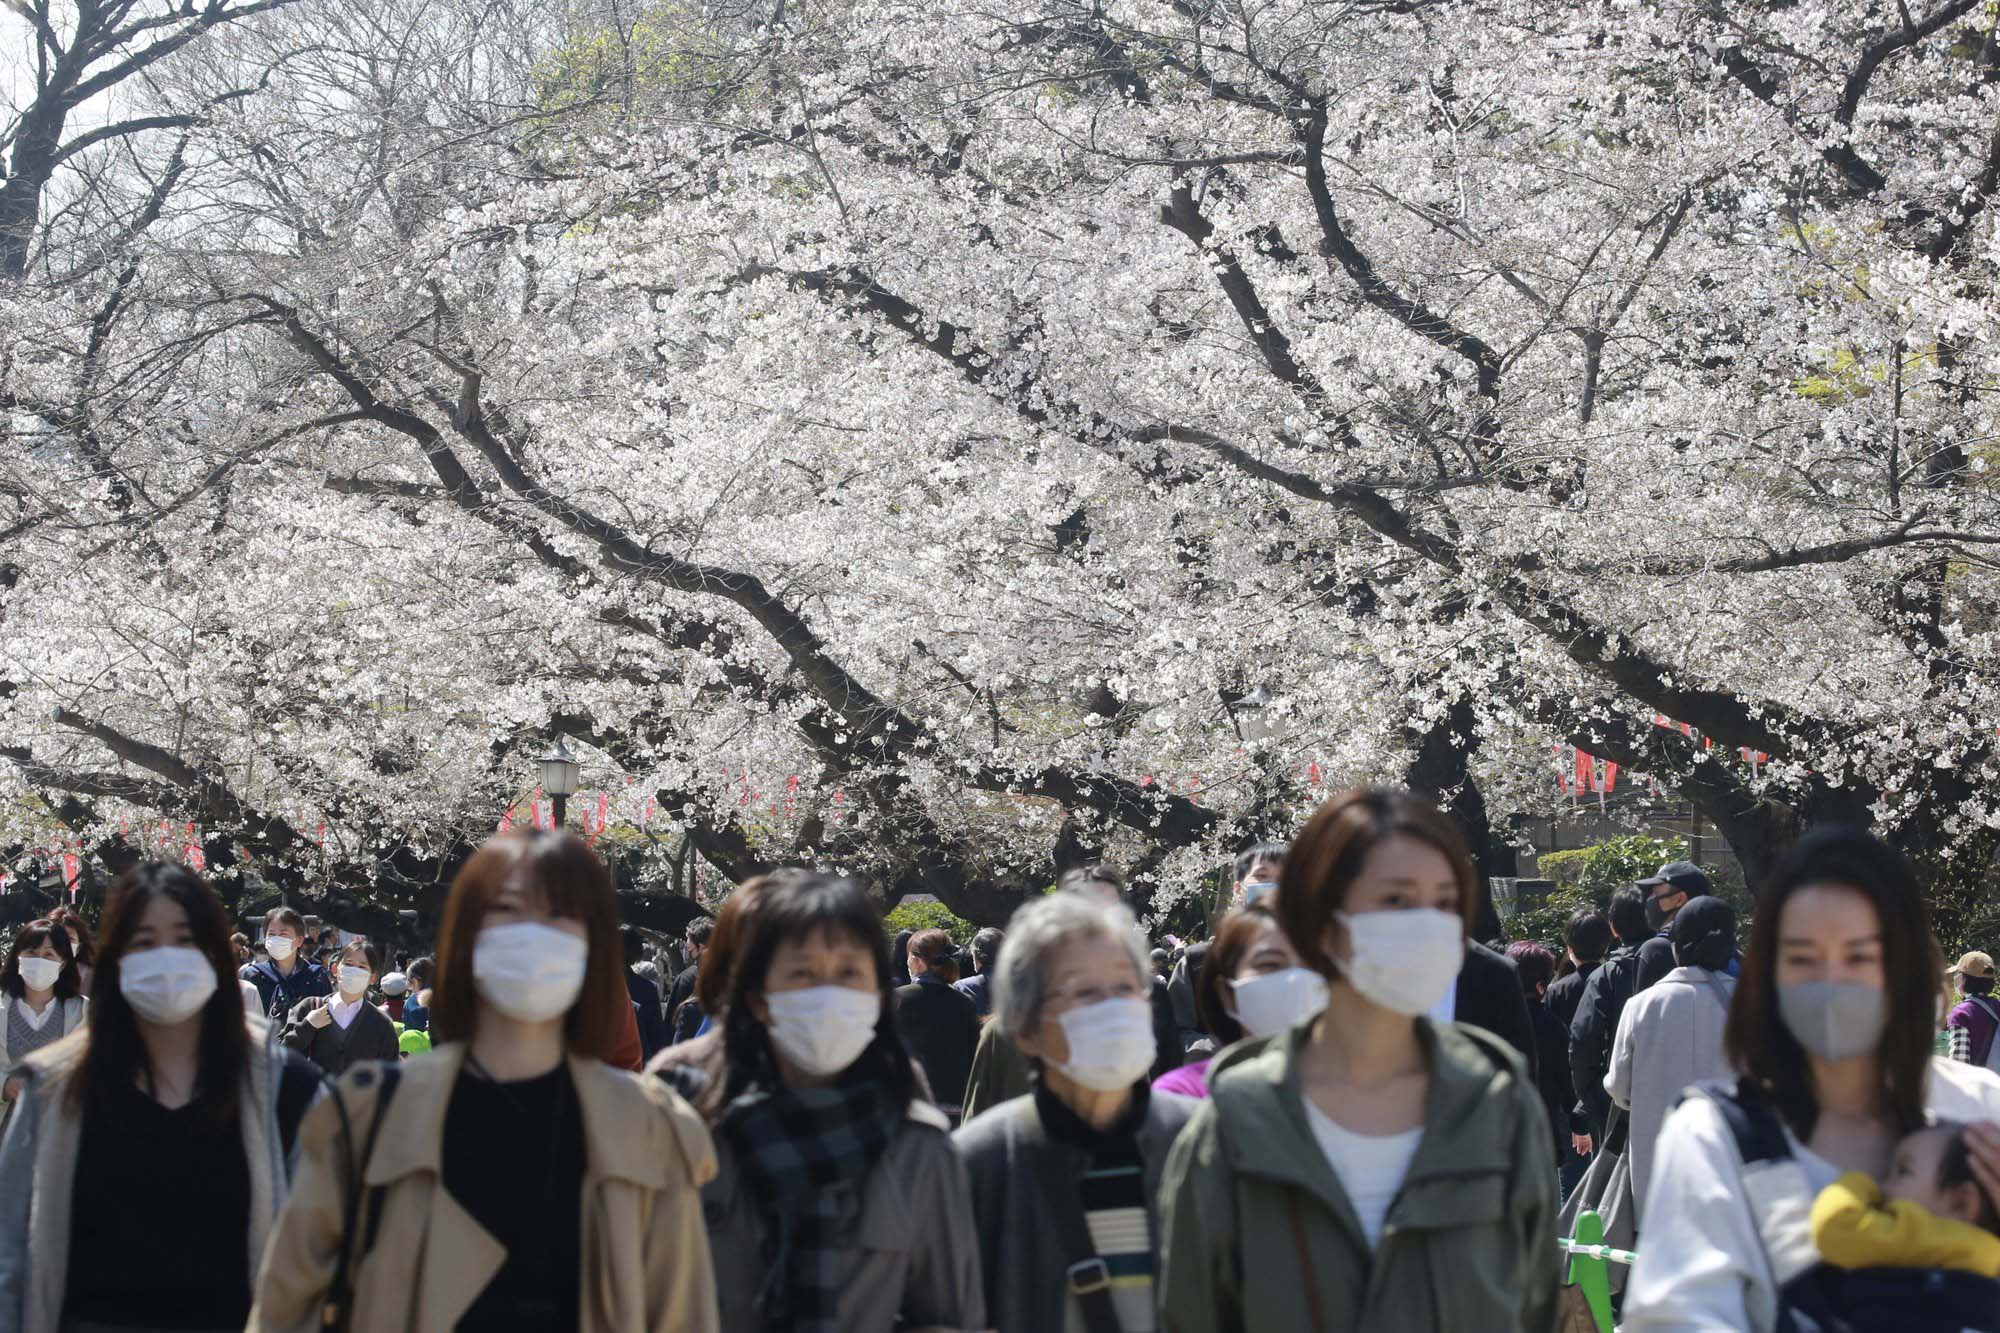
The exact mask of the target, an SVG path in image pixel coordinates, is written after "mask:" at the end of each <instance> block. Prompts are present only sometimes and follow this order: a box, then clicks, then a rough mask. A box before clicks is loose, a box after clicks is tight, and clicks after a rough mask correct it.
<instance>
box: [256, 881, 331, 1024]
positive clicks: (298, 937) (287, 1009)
mask: <svg viewBox="0 0 2000 1333" xmlns="http://www.w3.org/2000/svg"><path fill="white" fill-rule="evenodd" d="M305 944H306V920H305V918H304V917H302V916H300V915H299V914H298V913H297V912H294V911H293V910H292V909H291V908H289V907H273V908H272V909H271V910H270V911H269V912H267V913H265V915H264V951H265V953H266V954H268V955H269V956H268V957H266V958H265V959H263V960H262V961H261V962H259V963H258V964H257V966H256V968H255V969H254V970H253V971H252V972H251V973H250V984H251V985H253V986H255V987H256V988H257V995H258V998H259V999H260V1000H262V1002H263V1006H264V1013H265V1015H266V1016H267V1017H269V1018H271V1019H273V1020H275V1021H277V1022H279V1023H281V1024H282V1023H283V1022H285V1021H286V1019H287V1018H289V1016H290V1015H291V1012H292V1010H293V1009H295V1008H297V1007H298V1005H299V1004H300V1002H301V1001H304V1000H310V999H313V998H314V997H316V996H320V995H331V994H332V993H333V980H332V978H330V977H328V976H327V974H326V969H325V968H323V967H321V966H319V965H318V964H317V963H310V962H307V961H306V960H305V959H303V958H301V957H300V956H299V950H300V949H301V948H303V947H305Z"/></svg>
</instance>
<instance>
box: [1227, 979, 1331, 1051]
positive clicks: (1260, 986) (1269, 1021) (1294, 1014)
mask: <svg viewBox="0 0 2000 1333" xmlns="http://www.w3.org/2000/svg"><path fill="white" fill-rule="evenodd" d="M1229 985H1230V988H1231V989H1232V990H1233V991H1235V993H1236V1021H1237V1022H1239V1023H1241V1024H1242V1025H1243V1030H1244V1031H1245V1032H1247V1033H1249V1034H1250V1035H1251V1036H1253V1037H1268V1036H1270V1035H1271V1034H1272V1033H1274V1032H1284V1031H1287V1030H1289V1029H1290V1028H1292V1027H1294V1026H1295V1025H1297V1024H1299V1023H1302V1022H1304V1021H1305V1020H1306V1019H1308V1018H1311V1017H1312V1016H1313V1015H1314V1014H1316V1013H1318V1012H1319V1011H1320V1010H1322V1009H1324V1008H1326V978H1325V977H1323V976H1321V975H1320V974H1319V973H1317V972H1315V971H1313V970H1312V969H1311V968H1305V967H1288V968H1286V969H1285V970H1284V971H1282V972H1266V973H1264V975H1262V976H1257V977H1238V978H1237V979H1236V980H1234V981H1232V982H1230V983H1229Z"/></svg>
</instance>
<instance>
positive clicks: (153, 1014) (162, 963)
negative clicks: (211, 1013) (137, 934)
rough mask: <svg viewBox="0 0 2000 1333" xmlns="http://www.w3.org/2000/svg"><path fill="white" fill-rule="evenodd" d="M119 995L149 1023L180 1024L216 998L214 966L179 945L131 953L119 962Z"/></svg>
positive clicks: (191, 950)
mask: <svg viewBox="0 0 2000 1333" xmlns="http://www.w3.org/2000/svg"><path fill="white" fill-rule="evenodd" d="M118 993H119V994H120V995H123V996H124V997H125V1003H127V1004H129V1005H131V1006H132V1012H133V1013H135V1014H137V1015H139V1017H141V1018H143V1019H145V1020H146V1021H147V1022H149V1023H159V1024H163V1025H164V1024H168V1023H179V1022H181V1021H182V1020H184V1019H188V1018H192V1017H193V1016H194V1015H196V1014H198V1013H200V1012H201V1007H202V1006H203V1005H205V1004H207V1003H208V997H209V996H211V995H213V994H215V964H213V963H211V962H209V961H208V955H207V954H205V953H203V952H202V951H201V950H199V949H190V948H188V947H187V946H185V945H180V944H170V945H166V946H164V947H162V948H158V949H145V950H142V951H141V952H139V953H128V954H126V955H125V956H124V957H123V958H121V959H119V960H118ZM232 1003H234V1002H233V1001H232Z"/></svg>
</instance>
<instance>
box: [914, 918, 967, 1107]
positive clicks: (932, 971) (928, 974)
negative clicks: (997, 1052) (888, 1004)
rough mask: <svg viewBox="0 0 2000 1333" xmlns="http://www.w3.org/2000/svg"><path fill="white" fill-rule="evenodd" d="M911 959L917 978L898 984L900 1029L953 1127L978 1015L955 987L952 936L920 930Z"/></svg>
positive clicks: (961, 1101) (962, 1095) (965, 1077)
mask: <svg viewBox="0 0 2000 1333" xmlns="http://www.w3.org/2000/svg"><path fill="white" fill-rule="evenodd" d="M908 958H909V968H910V976H911V977H913V978H914V980H912V981H911V982H910V984H909V985H907V986H898V987H897V988H896V1028H897V1030H898V1031H899V1032H901V1033H902V1035H903V1044H904V1045H905V1046H907V1047H909V1048H910V1055H911V1058H913V1059H914V1060H916V1062H917V1063H918V1064H919V1065H921V1066H922V1067H923V1071H924V1077H925V1078H926V1079H927V1080H929V1082H930V1085H931V1094H932V1096H933V1097H935V1098H936V1099H937V1103H938V1109H939V1110H940V1111H943V1112H944V1113H945V1115H946V1116H947V1117H948V1118H949V1119H950V1120H951V1122H952V1124H953V1125H954V1126H955V1125H956V1124H957V1123H958V1118H959V1112H960V1111H961V1110H962V1109H963V1107H964V1104H965V1092H964V1089H965V1085H966V1081H967V1080H968V1079H969V1078H970V1077H971V1074H972V1052H973V1051H974V1050H975V1049H977V1047H978V1046H979V1013H978V1011H977V1010H976V1009H974V1008H973V1005H972V1000H971V999H970V998H969V997H967V996H965V995H962V994H960V993H959V992H958V991H956V990H953V989H952V984H951V983H952V982H953V981H955V980H957V973H958V966H957V964H956V963H955V962H954V961H953V960H952V948H951V936H949V935H947V934H945V932H943V931H942V930H920V931H918V932H917V933H916V934H914V935H912V936H911V937H910V942H909V954H908Z"/></svg>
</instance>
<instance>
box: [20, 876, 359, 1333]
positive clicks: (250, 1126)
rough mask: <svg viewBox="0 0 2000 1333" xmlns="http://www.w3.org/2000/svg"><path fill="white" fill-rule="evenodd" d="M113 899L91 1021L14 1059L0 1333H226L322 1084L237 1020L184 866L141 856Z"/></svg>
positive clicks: (221, 934) (201, 892)
mask: <svg viewBox="0 0 2000 1333" xmlns="http://www.w3.org/2000/svg"><path fill="white" fill-rule="evenodd" d="M108 902H109V907H108V908H107V910H106V912H105V916H104V929H103V934H102V937H101V946H100V949H99V953H98V965H97V985H96V988H95V993H96V999H95V1000H94V1001H93V1010H94V1012H93V1013H92V1015H91V1021H90V1022H89V1023H88V1024H87V1025H85V1026H84V1027H83V1028H82V1029H80V1030H79V1031H77V1032H75V1033H73V1034H71V1035H70V1036H68V1037H66V1038H64V1039H62V1040H61V1041H58V1042H56V1043H55V1044H54V1045H52V1046H49V1047H47V1048H45V1049H43V1050H41V1051H39V1052H37V1053H36V1054H35V1055H33V1056H32V1057H30V1058H29V1060H28V1063H27V1066H26V1068H25V1070H24V1073H25V1075H26V1078H27V1083H26V1087H25V1089H24V1090H23V1092H22V1094H21V1098H20V1101H19V1103H18V1105H17V1108H16V1111H15V1114H14V1116H13V1118H12V1119H11V1120H10V1121H9V1123H8V1126H7V1134H6V1138H5V1140H4V1142H0V1330H5V1331H6V1333H56V1331H57V1330H58V1329H61V1330H64V1331H65V1333H70V1331H74V1330H82V1331H85V1333H89V1331H92V1330H105V1329H120V1328H123V1329H157V1328H159V1327H160V1326H161V1324H162V1323H163V1322H169V1321H170V1322H172V1323H173V1324H174V1325H175V1326H176V1327H180V1328H188V1329H240V1328H242V1327H243V1320H244V1317H245V1316H246V1315H248V1314H249V1312H250V1281H251V1274H252V1272H253V1271H254V1269H255V1265H256V1259H257V1256H258V1255H259V1254H261V1253H262V1251H263V1248H264V1245H265V1242H266V1240H267V1239H268V1237H269V1236H270V1234H271V1230H272V1226H273V1224H274V1222H275V1220H276V1217H277V1213H278V1206H279V1204H280V1203H281V1202H282V1201H283V1198H284V1195H285V1190H286V1187H287V1182H288V1176H289V1165H290V1162H291V1160H292V1152H291V1148H292V1142H293V1139H294V1136H295V1135H296V1133H297V1132H298V1128H299V1120H300V1118H301V1117H302V1116H303V1114H304V1113H305V1110H306V1107H307V1106H308V1105H310V1104H311V1102H312V1100H313V1098H314V1097H315V1096H316V1095H317V1093H318V1091H319V1077H318V1074H317V1073H316V1072H315V1071H314V1070H313V1069H312V1067H311V1066H310V1065H308V1064H306V1063H305V1062H304V1061H302V1060H300V1059H299V1058H298V1057H296V1056H294V1055H292V1054H291V1053H290V1052H289V1051H285V1050H283V1049H281V1048H268V1047H266V1046H265V1045H264V1043H263V1042H262V1041H261V1040H260V1039H259V1036H258V1035H253V1033H252V1032H251V1031H250V1029H249V1025H247V1024H246V1023H245V1021H244V1016H243V1002H242V999H241V998H240V996H239V994H238V992H237V989H236V968H235V962H234V959H233V958H232V957H231V954H230V948H229V922H228V917H227V916H226V915H225V913H224V911H223V907H222V904H221V902H220V901H218V900H217V899H216V897H215V895H214V894H213V893H211V892H209V890H208V888H207V886H206V885H204V884H203V883H202V882H201V880H200V879H198V878H197V877H196V876H195V875H194V874H193V873H192V872H190V871H189V870H187V869H186V868H185V867H183V866H180V865H175V864H171V863H162V862H152V863H148V864H144V865H140V866H138V867H136V868H134V869H133V870H131V871H129V872H127V873H126V874H125V875H124V876H122V877H121V878H120V879H119V881H118V882H117V883H116V884H114V885H113V886H112V889H111V892H110V894H109V896H108ZM258 1028H259V1033H260V1034H261V1029H262V1025H261V1024H258ZM142 1199H143V1200H159V1199H171V1200H172V1201H173V1205H174V1212H173V1216H172V1218H171V1219H170V1221H169V1222H168V1223H167V1224H164V1225H163V1224H162V1221H161V1215H160V1212H159V1210H158V1209H157V1208H146V1207H138V1206H135V1201H137V1200H142ZM108 1256H109V1257H113V1261H111V1262H106V1258H107V1257H108ZM164 1312H171V1314H165V1313H164Z"/></svg>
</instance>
